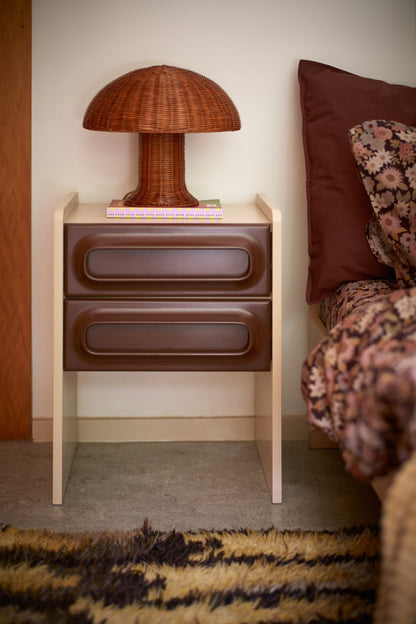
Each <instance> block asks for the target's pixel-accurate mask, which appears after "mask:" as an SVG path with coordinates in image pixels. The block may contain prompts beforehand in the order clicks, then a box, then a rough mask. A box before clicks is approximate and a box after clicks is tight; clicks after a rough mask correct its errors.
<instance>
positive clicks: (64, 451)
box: [52, 193, 282, 505]
mask: <svg viewBox="0 0 416 624" xmlns="http://www.w3.org/2000/svg"><path fill="white" fill-rule="evenodd" d="M89 215H92V219H93V221H94V222H95V223H97V222H99V223H106V222H108V219H107V218H106V216H105V204H102V205H92V204H81V205H79V204H78V195H77V193H71V194H69V195H68V196H67V197H66V198H65V200H64V201H63V202H62V203H61V204H60V205H59V206H57V207H56V209H55V214H54V323H53V335H54V352H53V491H52V502H53V504H55V505H60V504H62V502H63V498H64V494H65V488H66V484H67V481H68V478H69V473H70V470H71V465H72V461H73V457H74V453H75V449H76V446H77V441H78V423H77V372H72V371H64V370H63V366H62V364H63V329H64V320H63V292H64V239H63V229H64V223H65V222H67V221H68V220H71V222H80V221H82V222H89V220H90V218H91V217H90V216H89ZM256 221H258V222H265V221H268V222H269V223H270V228H271V239H272V240H271V249H272V296H271V297H272V367H271V370H270V371H266V372H259V373H255V422H256V426H255V430H256V442H257V448H258V452H259V456H260V459H261V462H262V465H263V470H264V474H265V477H266V481H267V484H268V487H269V490H270V495H271V499H272V502H273V503H280V502H281V501H282V450H281V449H282V414H281V213H280V210H279V209H278V208H277V207H276V206H275V205H274V204H273V203H272V202H271V201H270V200H269V199H268V197H266V196H265V195H263V194H258V195H256V200H255V204H249V205H246V204H242V205H233V206H230V207H229V208H227V206H224V219H223V222H233V223H244V222H252V223H255V222H256Z"/></svg>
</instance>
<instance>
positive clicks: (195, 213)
mask: <svg viewBox="0 0 416 624" xmlns="http://www.w3.org/2000/svg"><path fill="white" fill-rule="evenodd" d="M222 216H223V210H222V208H221V207H218V206H196V207H192V208H159V207H156V208H155V207H137V206H132V207H129V206H108V208H107V217H109V218H113V219H114V218H124V219H126V218H130V219H221V218H222Z"/></svg>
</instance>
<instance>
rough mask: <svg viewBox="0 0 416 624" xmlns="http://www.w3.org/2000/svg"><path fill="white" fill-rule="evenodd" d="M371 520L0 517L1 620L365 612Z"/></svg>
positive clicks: (332, 618) (372, 550) (370, 577)
mask: <svg viewBox="0 0 416 624" xmlns="http://www.w3.org/2000/svg"><path fill="white" fill-rule="evenodd" d="M378 569H379V536H378V530H377V527H372V526H365V527H353V528H350V529H342V530H339V531H334V532H328V531H320V532H312V531H310V532H309V531H306V532H305V531H278V530H276V529H273V528H272V529H268V530H262V531H251V530H241V531H234V530H232V531H201V532H179V531H177V532H176V531H172V532H162V531H157V530H155V529H153V528H151V526H150V525H149V524H148V523H147V522H146V523H145V524H144V526H143V528H141V529H138V530H136V531H129V532H108V533H84V534H71V533H65V534H64V533H53V532H50V531H35V530H33V531H22V530H19V529H16V528H13V527H9V526H3V527H0V622H1V624H3V623H7V624H13V623H15V624H17V623H23V622H24V623H30V624H44V623H45V624H46V623H53V624H64V623H65V624H66V623H68V624H93V623H94V624H105V623H109V624H113V623H117V624H148V623H149V624H171V623H180V624H187V623H188V622H189V623H193V624H204V623H206V622H208V623H213V624H237V623H238V624H242V623H245V624H251V623H256V624H258V623H260V622H262V623H265V624H266V623H267V624H271V623H272V622H274V623H282V624H283V623H285V624H289V623H290V624H292V623H295V622H296V623H300V622H302V623H303V624H304V623H308V622H309V623H312V622H313V623H315V624H317V623H318V622H321V623H323V622H326V623H330V622H334V623H335V622H337V623H339V622H348V623H349V624H353V623H357V624H358V623H359V624H365V623H366V622H368V623H370V622H371V619H372V613H373V610H374V602H375V593H376V584H377V579H378Z"/></svg>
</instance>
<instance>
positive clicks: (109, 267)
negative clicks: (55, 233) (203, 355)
mask: <svg viewBox="0 0 416 624" xmlns="http://www.w3.org/2000/svg"><path fill="white" fill-rule="evenodd" d="M64 232H65V234H64V235H65V267H66V270H65V294H66V295H67V296H75V297H77V296H111V295H118V296H149V295H152V296H155V295H156V296H157V295H160V296H172V295H173V296H181V295H183V296H186V295H193V296H198V295H200V296H204V295H216V296H221V295H228V296H229V295H234V294H235V295H237V294H238V296H241V295H246V296H267V295H268V294H269V292H270V229H269V225H268V224H260V225H233V224H216V225H214V224H213V225H208V224H205V225H197V224H195V225H194V224H184V225H178V224H175V225H158V224H148V225H145V224H143V225H141V224H126V225H124V224H117V225H111V224H108V225H107V224H106V225H95V224H87V225H84V224H75V223H74V224H66V225H65V230H64Z"/></svg>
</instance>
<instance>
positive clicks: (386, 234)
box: [349, 119, 416, 288]
mask: <svg viewBox="0 0 416 624" xmlns="http://www.w3.org/2000/svg"><path fill="white" fill-rule="evenodd" d="M349 136H350V142H351V148H352V152H353V154H354V157H355V161H356V163H357V168H358V171H359V173H360V176H361V179H362V182H363V184H364V188H365V190H366V191H367V194H368V196H369V198H370V201H371V204H372V207H373V211H374V215H373V217H372V219H371V220H370V221H369V223H368V224H367V228H366V234H367V239H368V242H369V244H370V247H371V250H372V251H373V253H374V254H375V256H376V257H377V259H378V260H379V262H382V263H383V264H387V265H389V266H392V267H394V271H395V274H396V279H397V282H398V285H399V286H400V287H401V288H405V287H408V286H416V128H413V127H412V126H407V125H405V124H402V123H399V122H396V121H384V120H379V119H377V120H372V121H365V122H364V123H362V124H359V125H357V126H354V127H353V128H351V129H350V130H349Z"/></svg>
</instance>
